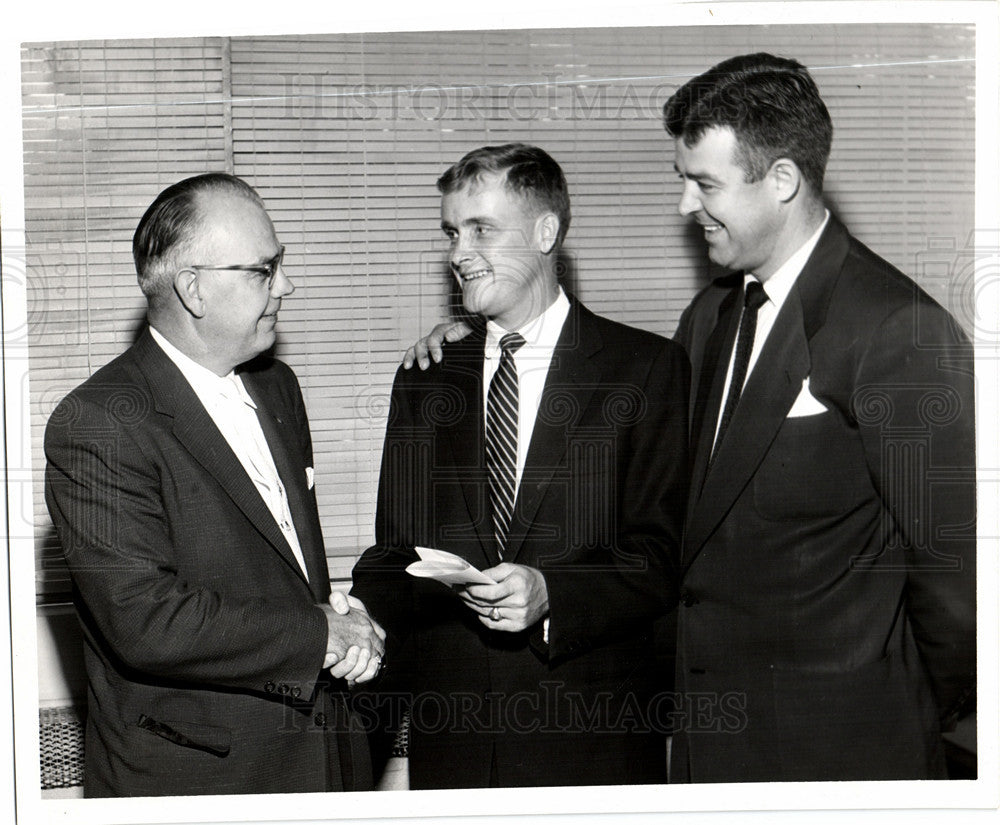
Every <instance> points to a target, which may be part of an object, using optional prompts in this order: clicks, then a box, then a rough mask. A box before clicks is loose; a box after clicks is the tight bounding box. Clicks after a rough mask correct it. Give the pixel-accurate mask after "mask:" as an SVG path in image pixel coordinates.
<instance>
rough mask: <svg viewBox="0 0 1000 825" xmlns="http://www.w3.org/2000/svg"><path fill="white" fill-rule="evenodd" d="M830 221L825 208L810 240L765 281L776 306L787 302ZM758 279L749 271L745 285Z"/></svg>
mask: <svg viewBox="0 0 1000 825" xmlns="http://www.w3.org/2000/svg"><path fill="white" fill-rule="evenodd" d="M829 222H830V210H829V209H826V210H824V215H823V222H822V223H821V224H820V225H819V228H818V229H817V230H816V231H815V232H813V234H812V235H811V236H810V238H809V240H807V241H806V242H805V243H804V244H802V246H800V247H799V248H798V249H796V250H795V252H793V253H792V255H791V257H790V258H789V259H788V260H787V261H785V262H784V263H783V264H782V265H781V266H779V267H778V269H777V270H776V271H775V273H774V274H773V275H772V276H771V277H770V278H768V279H767V280H766V281H764V282H763V284H762V285H763V287H764V292H765V293H766V294H767V297H768V299H769V300H770V301H771V303H772V304H774V305H775V306H778V307H780V306H781V305H782V304H784V303H785V298H787V297H788V293H789V292H791V291H792V287H793V286H795V281H796V280H798V277H799V275H801V274H802V270H803V268H804V267H805V265H806V261H808V260H809V256H810V255H812V253H813V250H814V249H815V248H816V244H818V243H819V237H820V235H822V234H823V230H824V229H826V225H827V223H829ZM751 280H753V281H756V280H758V279H757V277H756V276H755V275H753V274H752V273H747V274H746V275H745V276H744V278H743V283H744V285H746V284H748V283H750V281H751Z"/></svg>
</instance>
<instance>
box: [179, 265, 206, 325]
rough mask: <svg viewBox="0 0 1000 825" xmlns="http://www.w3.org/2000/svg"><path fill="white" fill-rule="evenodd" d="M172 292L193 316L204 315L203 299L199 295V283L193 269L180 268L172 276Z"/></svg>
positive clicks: (196, 273)
mask: <svg viewBox="0 0 1000 825" xmlns="http://www.w3.org/2000/svg"><path fill="white" fill-rule="evenodd" d="M174 292H176V293H177V297H178V298H180V299H181V303H182V304H184V308H185V309H186V310H187V311H188V312H190V313H191V314H192V315H193V316H194V317H195V318H202V317H204V315H205V310H206V307H205V299H204V298H203V297H202V295H201V283H200V281H199V279H198V272H197V271H196V270H194V269H182V270H181V271H180V272H178V273H177V274H176V275H175V276H174Z"/></svg>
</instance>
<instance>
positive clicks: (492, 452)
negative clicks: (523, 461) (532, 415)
mask: <svg viewBox="0 0 1000 825" xmlns="http://www.w3.org/2000/svg"><path fill="white" fill-rule="evenodd" d="M523 346H524V338H522V337H521V336H520V335H518V333H516V332H510V333H508V334H507V335H505V336H503V338H501V339H500V364H499V366H498V367H497V371H496V373H494V375H493V380H492V381H490V391H489V393H488V394H487V397H486V471H487V473H488V474H489V478H490V504H491V505H492V506H493V534H494V536H496V542H497V554H498V555H499V556H500V558H501V559H502V558H503V556H504V553H505V551H506V549H507V531H508V530H509V529H510V518H511V514H512V513H513V512H514V489H515V482H516V480H517V366H516V365H515V364H514V353H515V352H517V351H518V350H519V349H520V348H521V347H523Z"/></svg>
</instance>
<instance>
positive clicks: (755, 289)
mask: <svg viewBox="0 0 1000 825" xmlns="http://www.w3.org/2000/svg"><path fill="white" fill-rule="evenodd" d="M743 300H744V304H745V306H746V308H747V309H750V310H753V311H754V312H756V311H757V310H758V309H760V308H761V307H762V306H764V304H766V303H767V293H766V292H765V291H764V285H763V284H761V282H760V281H751V282H750V283H748V284H747V287H746V295H745V296H744V298H743Z"/></svg>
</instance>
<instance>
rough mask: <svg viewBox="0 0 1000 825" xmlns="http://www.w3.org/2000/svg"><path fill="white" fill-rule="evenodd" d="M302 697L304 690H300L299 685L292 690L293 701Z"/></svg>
mask: <svg viewBox="0 0 1000 825" xmlns="http://www.w3.org/2000/svg"><path fill="white" fill-rule="evenodd" d="M301 695H302V688H300V687H299V686H298V685H296V686H295V687H293V688H292V698H293V699H298V698H299V697H300V696H301Z"/></svg>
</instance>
